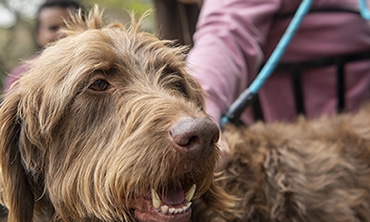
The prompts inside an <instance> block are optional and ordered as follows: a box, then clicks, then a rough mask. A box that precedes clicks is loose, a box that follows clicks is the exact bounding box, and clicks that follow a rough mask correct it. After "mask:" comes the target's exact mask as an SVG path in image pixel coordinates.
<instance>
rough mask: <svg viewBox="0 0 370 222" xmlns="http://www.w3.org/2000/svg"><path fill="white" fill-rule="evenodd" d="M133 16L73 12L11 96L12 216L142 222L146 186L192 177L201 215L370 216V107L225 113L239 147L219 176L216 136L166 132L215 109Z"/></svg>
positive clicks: (6, 125)
mask: <svg viewBox="0 0 370 222" xmlns="http://www.w3.org/2000/svg"><path fill="white" fill-rule="evenodd" d="M133 21H134V23H133V25H132V26H130V27H129V28H127V29H126V28H125V27H124V26H123V25H121V24H111V25H108V26H105V25H104V24H103V22H102V20H101V15H100V13H99V11H98V10H97V9H96V8H95V9H94V11H93V12H92V13H91V14H90V15H89V17H88V18H87V20H86V22H84V21H83V19H82V18H81V17H76V18H75V19H73V20H72V22H71V23H69V24H68V25H67V29H66V31H65V33H66V37H65V38H64V39H62V40H60V41H59V42H57V43H56V44H55V45H52V46H50V47H48V48H47V49H46V50H45V51H44V52H43V53H42V55H41V57H40V58H39V59H37V60H36V61H35V62H34V64H33V65H32V69H31V70H30V71H29V72H27V73H26V74H25V75H24V76H23V77H22V78H21V79H20V81H19V82H17V84H16V85H15V86H14V87H13V88H12V89H11V90H10V91H9V93H8V94H6V95H5V97H4V102H3V104H2V107H1V109H0V122H1V131H0V158H1V159H0V160H1V170H2V178H1V179H2V180H3V181H0V182H2V183H1V184H2V185H3V189H2V195H3V196H2V202H3V203H4V204H5V205H6V206H7V208H8V210H9V214H8V220H9V221H12V222H13V221H20V222H27V221H135V220H136V219H135V216H136V215H137V214H136V213H135V211H134V210H135V209H136V211H140V210H145V209H144V208H145V206H142V205H140V203H142V202H146V201H147V200H146V198H147V197H146V196H145V194H146V193H147V192H150V189H152V188H155V189H157V190H161V189H162V190H163V192H166V189H167V187H168V184H180V183H181V184H183V186H185V187H184V189H185V188H188V187H187V186H189V184H190V183H196V184H197V191H196V193H195V198H198V199H197V200H198V201H197V202H196V203H195V204H194V207H193V221H243V222H244V221H284V222H285V221H341V222H342V221H370V214H369V212H370V196H369V195H370V166H369V165H370V118H369V114H370V108H369V107H367V108H364V109H363V110H362V111H361V112H359V114H357V115H354V116H352V115H342V116H337V117H333V118H322V119H319V120H316V121H310V122H308V121H305V120H304V119H300V120H299V121H298V122H297V123H295V124H273V125H264V124H261V123H260V124H256V125H253V126H250V127H248V128H240V127H239V128H236V127H234V126H227V127H226V128H225V129H224V132H223V138H225V139H226V140H227V142H228V144H229V147H230V150H231V158H230V160H229V162H227V164H226V168H225V170H224V171H222V172H221V173H219V174H217V176H216V177H215V176H214V173H213V170H214V167H215V164H216V162H217V157H218V149H217V146H216V145H215V144H213V146H215V147H213V148H214V150H213V152H211V153H208V154H207V155H205V154H202V155H200V156H199V157H198V156H192V157H191V158H188V157H187V156H186V155H183V154H181V153H180V152H178V151H176V149H174V148H173V146H172V145H171V143H170V142H169V139H168V137H169V135H168V131H169V129H170V128H171V127H172V126H173V125H174V124H176V122H178V121H179V119H181V118H183V117H186V118H193V119H202V120H209V116H208V115H207V114H206V113H205V112H204V102H203V99H202V98H203V97H202V96H203V95H202V93H203V92H202V90H201V87H200V86H199V84H198V83H197V82H196V81H195V80H194V79H193V78H192V77H191V76H190V75H189V74H187V73H186V71H185V69H184V65H185V64H184V52H185V51H186V49H185V48H176V47H173V46H172V45H171V44H172V43H171V42H168V41H160V40H158V39H157V38H156V37H155V36H153V35H151V34H148V33H143V32H140V31H139V25H138V24H136V23H135V20H133ZM100 80H103V81H100ZM104 81H106V82H109V86H108V88H106V87H105V84H104ZM225 191H226V192H225ZM167 221H171V220H167ZM173 221H176V220H173Z"/></svg>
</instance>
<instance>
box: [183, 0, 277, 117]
mask: <svg viewBox="0 0 370 222" xmlns="http://www.w3.org/2000/svg"><path fill="white" fill-rule="evenodd" d="M279 5H280V0H269V1H262V0H249V1H246V0H222V1H219V0H206V1H205V2H204V5H203V7H202V11H201V14H200V16H199V21H198V24H197V32H196V33H195V35H194V42H195V44H194V47H193V49H192V50H191V51H190V53H189V55H188V58H187V62H188V67H189V70H190V73H192V74H193V75H194V76H195V77H196V78H197V79H198V80H199V81H200V82H201V84H202V86H203V88H204V89H205V90H206V92H207V94H208V98H207V99H206V109H207V112H208V113H209V114H210V115H211V116H212V117H213V118H214V119H215V121H216V122H219V120H220V117H221V115H222V114H223V113H224V112H226V110H227V107H229V106H230V104H231V103H232V102H233V101H234V100H235V98H237V96H238V95H239V94H240V93H241V92H242V91H243V90H244V89H246V88H247V86H248V85H249V84H250V82H251V79H248V78H249V77H248V75H247V73H249V74H252V75H255V74H256V73H257V71H258V69H259V68H260V64H261V63H262V61H263V59H264V58H263V53H262V49H261V45H263V44H264V43H265V40H266V35H267V34H268V31H269V29H270V25H271V24H272V19H273V16H274V14H275V13H276V12H277V10H278V9H279ZM203 64H207V65H205V66H203ZM225 73H227V75H225Z"/></svg>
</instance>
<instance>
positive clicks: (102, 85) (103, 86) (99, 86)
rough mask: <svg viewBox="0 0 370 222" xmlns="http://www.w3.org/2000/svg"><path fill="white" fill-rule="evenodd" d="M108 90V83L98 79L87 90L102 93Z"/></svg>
mask: <svg viewBox="0 0 370 222" xmlns="http://www.w3.org/2000/svg"><path fill="white" fill-rule="evenodd" d="M108 88H109V83H108V82H107V81H105V80H103V79H98V80H96V81H95V82H93V84H91V85H90V86H89V89H92V90H95V91H104V90H107V89H108Z"/></svg>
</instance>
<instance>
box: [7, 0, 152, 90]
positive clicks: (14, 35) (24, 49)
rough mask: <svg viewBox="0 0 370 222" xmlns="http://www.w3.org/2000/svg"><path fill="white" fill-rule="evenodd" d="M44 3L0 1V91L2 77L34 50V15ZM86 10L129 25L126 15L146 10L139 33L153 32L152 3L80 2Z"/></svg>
mask: <svg viewBox="0 0 370 222" xmlns="http://www.w3.org/2000/svg"><path fill="white" fill-rule="evenodd" d="M44 1H45V0H0V82H1V84H0V90H1V91H2V87H3V82H4V78H5V76H6V75H7V74H8V73H9V72H10V71H11V70H12V69H13V68H14V67H16V66H17V65H18V64H19V62H21V61H22V60H25V59H27V58H28V57H29V56H31V55H32V54H33V53H34V52H35V51H36V50H37V44H36V41H35V15H36V12H37V9H38V7H39V6H40V5H41V4H42V3H43V2H44ZM80 2H81V3H82V4H83V5H84V6H85V8H86V9H90V8H91V7H92V6H93V5H94V4H97V5H99V6H100V8H104V11H105V13H104V18H105V19H106V20H107V21H120V22H122V23H123V24H126V23H127V22H129V20H128V12H129V11H135V12H136V13H137V14H138V15H141V14H143V13H145V12H147V11H148V10H150V13H149V16H148V18H147V19H146V20H145V22H144V24H143V29H144V30H146V31H149V32H153V31H154V30H155V21H154V11H153V10H152V9H153V2H152V0H125V1H122V0H80Z"/></svg>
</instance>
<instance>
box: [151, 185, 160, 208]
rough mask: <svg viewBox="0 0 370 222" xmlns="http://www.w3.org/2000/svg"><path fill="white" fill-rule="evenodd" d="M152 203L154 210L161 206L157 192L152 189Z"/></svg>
mask: <svg viewBox="0 0 370 222" xmlns="http://www.w3.org/2000/svg"><path fill="white" fill-rule="evenodd" d="M152 202H153V207H154V208H159V206H161V204H162V201H161V199H160V198H159V195H158V194H157V191H155V190H154V189H152Z"/></svg>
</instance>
